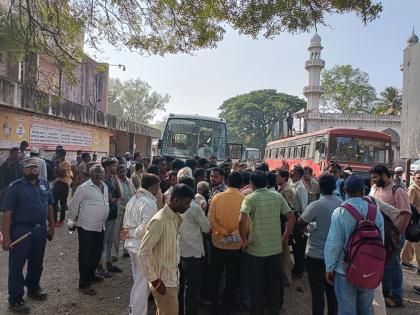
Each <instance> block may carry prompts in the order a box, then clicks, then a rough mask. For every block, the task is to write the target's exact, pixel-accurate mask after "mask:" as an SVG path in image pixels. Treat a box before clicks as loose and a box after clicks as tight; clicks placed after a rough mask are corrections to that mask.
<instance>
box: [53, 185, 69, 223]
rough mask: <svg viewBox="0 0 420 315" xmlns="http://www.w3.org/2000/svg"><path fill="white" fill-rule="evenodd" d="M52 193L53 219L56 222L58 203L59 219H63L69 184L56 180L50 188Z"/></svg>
mask: <svg viewBox="0 0 420 315" xmlns="http://www.w3.org/2000/svg"><path fill="white" fill-rule="evenodd" d="M52 194H53V199H54V203H53V210H54V221H56V222H57V212H58V203H60V221H64V219H65V217H66V210H67V198H68V196H69V184H67V183H65V182H62V181H61V180H58V181H56V182H55V183H54V187H53V189H52Z"/></svg>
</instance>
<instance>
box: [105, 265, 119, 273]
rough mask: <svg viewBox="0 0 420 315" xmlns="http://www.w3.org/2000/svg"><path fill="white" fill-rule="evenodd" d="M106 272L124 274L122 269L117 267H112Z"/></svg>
mask: <svg viewBox="0 0 420 315" xmlns="http://www.w3.org/2000/svg"><path fill="white" fill-rule="evenodd" d="M106 271H108V272H112V273H119V272H122V270H121V269H120V268H118V267H117V266H112V267H110V268H107V270H106Z"/></svg>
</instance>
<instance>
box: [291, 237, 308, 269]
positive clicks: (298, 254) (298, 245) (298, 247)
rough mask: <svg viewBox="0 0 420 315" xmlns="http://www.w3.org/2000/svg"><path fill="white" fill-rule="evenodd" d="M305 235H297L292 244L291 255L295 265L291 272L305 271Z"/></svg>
mask: <svg viewBox="0 0 420 315" xmlns="http://www.w3.org/2000/svg"><path fill="white" fill-rule="evenodd" d="M307 240H308V238H307V237H297V238H296V239H295V243H293V244H292V248H293V257H294V260H295V265H294V266H293V269H292V274H294V275H301V274H302V273H303V272H304V271H305V250H306V242H307Z"/></svg>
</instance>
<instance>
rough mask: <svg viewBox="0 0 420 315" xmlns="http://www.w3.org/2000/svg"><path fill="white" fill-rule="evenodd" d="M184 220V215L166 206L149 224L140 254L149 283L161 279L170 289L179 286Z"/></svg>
mask: <svg viewBox="0 0 420 315" xmlns="http://www.w3.org/2000/svg"><path fill="white" fill-rule="evenodd" d="M181 223H182V218H181V216H180V215H179V214H178V213H175V212H173V211H172V210H171V209H170V208H169V206H168V205H165V207H164V208H163V209H161V210H159V211H158V212H157V213H156V214H155V215H154V216H153V217H152V218H151V219H150V221H149V223H148V224H147V226H146V233H145V235H144V237H143V238H142V241H141V244H140V249H139V252H138V254H139V256H140V262H141V263H142V266H143V270H144V273H145V275H146V278H147V280H148V281H149V282H153V281H155V280H156V279H161V280H162V281H163V283H164V284H165V286H167V287H168V288H176V287H177V286H178V284H179V283H178V264H179V260H180V256H181V254H180V248H179V236H180V227H181Z"/></svg>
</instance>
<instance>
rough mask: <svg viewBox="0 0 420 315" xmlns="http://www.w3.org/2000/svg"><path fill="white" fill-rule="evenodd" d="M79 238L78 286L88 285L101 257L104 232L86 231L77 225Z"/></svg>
mask: <svg viewBox="0 0 420 315" xmlns="http://www.w3.org/2000/svg"><path fill="white" fill-rule="evenodd" d="M77 235H78V238H79V258H78V260H79V277H80V278H79V288H83V287H86V286H88V285H90V282H91V281H92V280H93V278H94V276H95V270H96V267H98V263H99V259H100V258H101V253H102V247H103V242H104V232H103V231H102V232H96V231H88V230H85V229H83V228H81V227H77Z"/></svg>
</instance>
